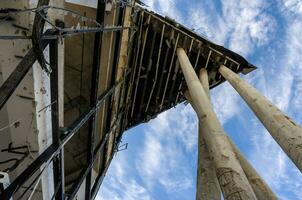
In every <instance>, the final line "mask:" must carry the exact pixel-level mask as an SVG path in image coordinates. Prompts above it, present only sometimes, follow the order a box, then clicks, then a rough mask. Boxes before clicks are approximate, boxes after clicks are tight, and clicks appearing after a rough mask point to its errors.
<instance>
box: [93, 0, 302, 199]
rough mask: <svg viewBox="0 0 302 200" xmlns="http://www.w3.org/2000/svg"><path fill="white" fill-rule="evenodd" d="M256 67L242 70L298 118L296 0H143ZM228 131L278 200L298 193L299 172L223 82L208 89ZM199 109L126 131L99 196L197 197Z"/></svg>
mask: <svg viewBox="0 0 302 200" xmlns="http://www.w3.org/2000/svg"><path fill="white" fill-rule="evenodd" d="M144 2H145V3H146V4H147V5H148V6H149V7H148V9H150V10H154V11H156V12H158V13H160V14H162V15H167V16H169V17H171V18H174V19H175V20H176V21H178V22H180V23H182V24H183V25H185V26H187V27H189V28H191V29H194V30H195V31H196V32H198V33H199V34H200V35H202V36H205V37H207V38H209V39H210V40H211V41H213V42H215V43H218V44H220V45H223V46H225V47H226V48H229V49H231V50H233V51H235V52H237V53H239V54H241V55H242V56H244V57H245V58H247V60H248V61H249V62H250V63H252V64H254V65H256V66H257V67H258V69H257V70H256V71H254V72H252V73H250V74H249V75H246V76H242V78H244V79H245V80H246V81H247V82H249V83H250V84H251V85H253V86H254V87H255V88H257V89H258V90H259V91H260V92H261V93H262V94H264V95H265V96H266V97H267V98H268V99H269V100H271V101H272V102H273V103H274V104H275V105H277V106H278V107H279V108H280V109H281V110H282V111H284V112H285V113H287V114H288V115H289V116H290V117H292V118H293V119H294V120H295V121H296V122H297V123H298V124H302V117H301V116H302V115H301V113H302V36H301V34H302V1H301V0H202V1H201V0H145V1H144ZM211 97H212V100H213V104H214V109H215V111H216V114H217V115H218V118H219V120H220V122H221V124H222V125H223V127H224V129H225V131H226V133H227V134H228V135H229V136H230V137H231V138H232V140H233V141H234V143H235V144H236V145H237V146H238V148H239V149H240V150H241V152H242V153H243V154H244V155H245V156H246V158H247V159H248V160H249V161H250V163H251V164H252V165H253V166H254V168H255V169H256V170H257V171H258V172H259V174H260V175H261V176H262V177H263V178H264V179H265V181H266V182H267V183H268V184H269V186H270V187H271V188H272V189H273V191H274V192H275V193H276V194H277V196H278V197H279V199H282V200H302V174H301V173H300V172H299V171H298V169H297V168H296V167H295V166H294V164H293V163H292V162H291V161H290V159H289V158H288V157H287V156H286V155H285V153H284V152H283V151H282V150H281V149H280V148H279V146H278V145H277V143H276V142H275V141H274V140H273V139H272V137H271V136H270V134H269V133H268V132H267V131H266V130H265V128H264V127H263V125H262V124H261V123H260V122H259V120H258V119H257V118H256V117H255V115H254V114H253V113H252V112H251V110H250V109H249V107H248V106H247V105H246V104H245V102H244V101H243V100H242V99H241V98H240V96H239V95H238V94H237V93H236V91H235V90H234V89H233V88H232V87H231V86H230V85H229V84H228V83H227V82H225V83H223V84H222V85H220V86H218V87H217V88H215V89H213V90H211ZM197 135H198V132H197V116H196V114H195V113H194V111H193V109H192V108H191V106H190V105H185V104H181V105H178V106H177V107H176V108H173V109H171V110H169V111H167V112H164V113H162V114H160V115H159V116H158V117H157V118H155V119H153V120H151V121H150V122H149V123H146V124H142V125H140V126H138V127H135V128H133V129H131V130H129V131H127V132H125V134H124V136H123V142H124V143H128V149H127V150H125V151H121V152H118V153H117V155H116V156H115V157H114V159H113V161H112V163H111V165H110V168H109V170H108V173H107V175H106V177H105V179H104V182H103V184H102V186H101V189H100V191H99V194H98V196H97V199H98V200H100V199H101V200H108V199H110V200H137V199H140V200H161V199H164V200H187V199H188V200H190V199H195V193H196V190H195V186H196V174H197V168H196V164H197Z"/></svg>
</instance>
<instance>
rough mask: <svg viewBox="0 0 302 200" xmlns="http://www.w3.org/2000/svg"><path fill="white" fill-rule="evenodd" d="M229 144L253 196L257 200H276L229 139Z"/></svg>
mask: <svg viewBox="0 0 302 200" xmlns="http://www.w3.org/2000/svg"><path fill="white" fill-rule="evenodd" d="M229 140H230V143H231V144H232V146H233V149H234V152H235V154H236V156H237V159H238V160H239V162H240V165H241V167H242V169H243V171H244V173H245V175H246V177H247V179H248V180H249V182H250V184H251V186H252V188H253V190H254V192H255V195H256V197H257V199H258V200H277V199H278V198H277V197H276V195H275V194H274V192H273V191H272V190H271V188H270V187H269V186H268V185H267V184H266V183H265V181H264V180H263V179H262V178H261V177H260V175H259V174H258V173H257V171H256V170H255V169H254V168H253V166H252V165H251V164H250V163H249V161H248V160H246V159H245V157H244V156H243V155H242V154H241V152H240V150H239V149H238V148H237V147H236V146H235V144H233V143H232V141H231V139H229Z"/></svg>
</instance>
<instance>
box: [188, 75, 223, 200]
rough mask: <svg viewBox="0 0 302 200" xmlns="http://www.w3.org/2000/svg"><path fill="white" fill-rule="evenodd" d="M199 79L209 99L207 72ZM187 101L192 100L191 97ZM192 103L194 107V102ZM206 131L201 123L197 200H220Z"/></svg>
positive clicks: (199, 126)
mask: <svg viewBox="0 0 302 200" xmlns="http://www.w3.org/2000/svg"><path fill="white" fill-rule="evenodd" d="M199 79H200V82H201V83H202V86H203V88H204V90H205V92H206V93H207V95H208V97H209V79H208V73H207V70H205V69H202V70H200V74H199ZM188 96H190V94H188ZM187 99H190V97H189V98H187ZM190 103H191V105H192V106H193V104H192V102H190ZM193 107H195V106H193ZM194 109H195V108H194ZM206 130H207V129H205V128H204V126H203V124H202V123H201V122H199V124H198V163H197V188H196V189H197V190H196V200H220V199H221V195H220V194H221V191H220V186H219V183H218V179H217V176H216V172H215V165H214V163H213V157H212V156H211V154H210V153H209V151H208V148H207V145H206V142H205V139H204V132H205V131H206Z"/></svg>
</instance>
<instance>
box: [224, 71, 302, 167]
mask: <svg viewBox="0 0 302 200" xmlns="http://www.w3.org/2000/svg"><path fill="white" fill-rule="evenodd" d="M219 72H220V73H221V75H222V76H223V77H224V78H225V79H226V80H228V81H229V82H230V84H231V85H232V86H233V87H234V88H235V90H237V92H238V93H239V94H240V96H241V97H242V98H243V99H244V100H245V102H246V103H247V104H248V105H249V106H250V108H251V109H252V110H253V111H254V113H255V114H256V116H257V117H258V118H259V120H260V121H261V122H262V124H263V125H264V126H265V127H266V129H267V130H268V132H270V134H271V135H272V137H273V138H274V139H275V140H276V141H277V143H278V144H279V145H280V146H281V148H282V149H283V151H284V152H285V153H286V154H287V155H288V156H289V157H290V158H291V160H292V161H293V162H294V163H295V165H296V166H297V167H298V168H299V170H300V172H302V128H301V127H300V126H299V125H297V124H296V123H295V122H293V121H292V120H291V119H290V118H289V117H288V116H286V115H284V114H283V113H282V112H281V111H280V110H279V109H278V108H277V107H276V106H274V105H273V104H272V103H271V102H270V101H269V100H268V99H266V98H265V97H264V96H263V95H261V93H260V92H258V91H257V90H256V89H255V88H253V87H252V86H251V85H249V84H248V83H247V82H245V81H244V80H243V79H241V78H240V77H239V76H238V75H237V74H235V73H234V72H232V71H231V70H230V69H228V68H227V67H225V66H221V67H220V68H219Z"/></svg>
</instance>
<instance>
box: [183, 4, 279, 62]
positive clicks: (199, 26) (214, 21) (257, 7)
mask: <svg viewBox="0 0 302 200" xmlns="http://www.w3.org/2000/svg"><path fill="white" fill-rule="evenodd" d="M214 4H215V3H214V1H212V2H209V1H203V2H201V3H199V4H198V5H194V7H192V8H191V11H190V12H189V15H188V17H187V19H186V22H187V23H188V24H190V26H191V27H192V28H194V29H195V30H198V31H199V32H201V33H202V34H205V35H206V36H208V37H209V38H210V39H211V40H213V41H214V42H217V43H219V44H221V45H227V46H229V48H231V49H232V50H234V51H236V52H238V53H240V54H242V55H245V56H246V55H249V54H250V53H252V52H253V50H254V49H255V47H259V46H262V45H264V44H267V43H268V42H269V40H270V39H272V34H273V32H274V29H275V23H276V22H275V19H274V18H273V17H272V16H271V15H269V14H267V13H265V12H263V10H264V9H265V8H266V6H267V5H266V3H265V1H260V0H254V1H249V0H242V1H237V0H228V1H221V6H222V13H221V14H219V12H218V11H217V9H218V8H215V6H213V5H214Z"/></svg>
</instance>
